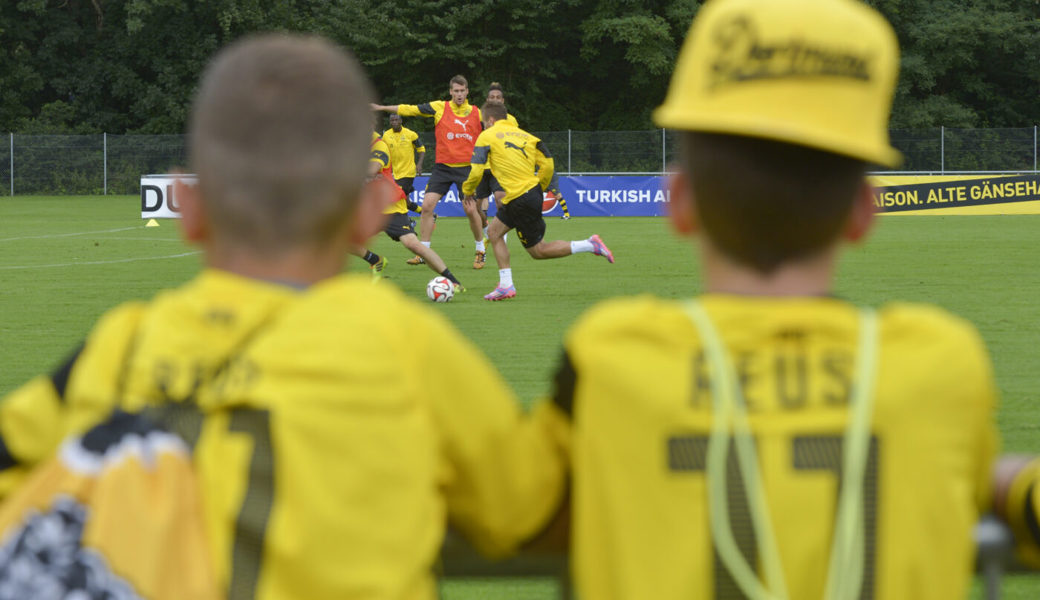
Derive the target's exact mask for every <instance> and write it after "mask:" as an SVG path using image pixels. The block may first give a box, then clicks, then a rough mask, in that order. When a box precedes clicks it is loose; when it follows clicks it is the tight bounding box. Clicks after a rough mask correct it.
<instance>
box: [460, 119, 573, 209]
mask: <svg viewBox="0 0 1040 600" xmlns="http://www.w3.org/2000/svg"><path fill="white" fill-rule="evenodd" d="M486 168H490V169H491V172H492V173H493V174H494V176H495V179H497V180H498V183H499V185H501V186H502V189H504V190H505V192H506V195H505V198H503V200H502V203H503V204H509V202H510V201H512V200H513V199H514V198H517V197H519V196H522V195H523V194H524V193H526V192H527V191H528V190H530V189H531V188H533V187H534V186H536V185H540V186H541V187H542V189H543V190H544V189H545V188H546V187H548V185H549V182H550V181H551V180H552V175H553V171H554V168H555V167H554V164H553V159H552V157H551V156H550V155H549V153H548V151H547V150H546V148H545V145H544V144H543V143H542V140H540V139H538V138H537V137H535V136H533V135H531V134H530V133H528V132H526V131H524V130H523V129H520V128H519V127H516V126H515V125H511V124H510V123H508V122H507V121H505V120H502V121H495V123H494V124H493V125H492V126H491V127H489V128H487V129H485V130H484V131H482V132H481V133H480V135H479V136H477V144H476V146H475V147H474V148H473V158H472V159H471V160H470V171H469V177H468V178H467V179H466V181H465V182H464V183H463V184H462V193H463V194H466V195H471V194H473V193H474V192H476V190H477V185H478V184H479V183H480V179H481V177H483V176H484V169H486ZM536 171H537V172H536Z"/></svg>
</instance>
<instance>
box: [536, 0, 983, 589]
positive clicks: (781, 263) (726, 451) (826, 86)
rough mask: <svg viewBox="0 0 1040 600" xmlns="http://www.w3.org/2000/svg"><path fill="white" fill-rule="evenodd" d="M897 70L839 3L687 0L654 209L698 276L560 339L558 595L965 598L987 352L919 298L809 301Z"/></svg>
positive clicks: (978, 501) (850, 221)
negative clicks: (689, 250)
mask: <svg viewBox="0 0 1040 600" xmlns="http://www.w3.org/2000/svg"><path fill="white" fill-rule="evenodd" d="M898 65H899V56H898V47H897V42H896V37H895V35H894V33H893V31H892V29H891V27H890V26H889V24H888V23H887V22H886V21H885V19H884V18H883V17H882V16H881V15H879V14H878V13H877V12H876V11H875V10H874V9H872V8H870V7H868V6H867V5H865V4H862V3H860V2H858V1H856V0H786V1H778V0H712V1H711V2H708V3H706V4H705V5H704V7H703V8H701V9H700V11H699V13H698V15H697V17H696V20H695V22H694V24H693V26H692V29H691V30H690V33H689V34H688V36H687V38H686V42H685V44H684V47H683V49H682V51H681V54H680V57H679V60H678V62H677V65H676V70H675V73H674V75H673V78H672V81H671V85H670V87H669V90H668V94H667V97H666V99H665V102H664V104H663V106H661V107H660V108H658V109H657V111H656V112H655V113H654V118H655V120H656V122H657V124H659V125H660V126H662V127H669V128H672V129H676V130H679V138H680V148H681V158H680V163H679V165H678V174H677V175H676V176H675V177H674V178H673V179H672V180H671V182H670V186H671V205H670V219H671V222H672V224H673V225H674V227H675V229H676V230H677V231H678V232H679V234H681V235H684V236H686V235H689V236H694V237H695V238H696V240H697V241H698V242H699V243H698V248H699V257H700V261H701V264H702V273H703V279H704V281H703V289H704V290H705V293H704V294H703V295H700V296H699V297H696V298H693V299H688V300H673V299H664V298H654V297H650V296H643V297H638V298H629V299H618V300H613V301H608V302H606V303H604V304H602V305H600V306H598V307H595V308H593V309H592V310H590V311H589V312H588V313H587V314H585V315H584V316H583V317H581V318H580V319H579V320H578V321H577V322H576V323H575V324H574V326H573V327H572V328H571V329H570V330H569V332H568V333H567V334H566V336H565V339H564V350H565V352H564V355H563V358H562V361H561V365H560V369H559V371H558V375H557V379H556V385H555V391H554V393H553V394H554V398H555V404H556V406H557V408H558V411H557V412H556V416H557V417H558V418H559V421H558V422H557V424H558V425H559V426H560V430H559V431H560V433H561V437H562V440H561V442H562V443H563V445H564V447H566V448H569V450H570V453H571V460H572V474H573V496H572V498H573V503H572V514H573V522H572V529H571V534H572V539H571V544H572V545H571V549H572V560H573V562H572V564H573V568H574V570H575V580H576V584H577V587H578V593H579V594H580V595H581V597H583V598H595V599H597V600H604V599H606V600H609V599H622V598H624V599H637V598H654V599H656V600H669V599H688V598H706V599H710V598H774V599H791V600H794V599H826V600H836V599H845V600H854V599H860V598H886V599H914V600H926V599H935V600H949V599H952V598H963V597H965V594H966V590H967V589H968V587H969V584H970V580H971V573H972V568H973V559H974V555H975V549H974V546H973V541H972V527H973V526H974V524H975V522H976V520H977V519H978V517H979V515H980V512H981V511H984V510H986V509H987V508H988V506H989V496H990V493H991V489H992V486H991V483H990V479H989V477H990V466H991V462H992V459H993V458H994V452H995V451H996V448H997V433H996V429H995V426H994V419H993V411H994V404H995V401H996V398H995V396H996V391H995V384H994V381H993V374H992V371H991V365H990V361H989V357H988V355H987V352H986V349H985V347H984V345H983V341H982V339H981V337H980V336H979V334H978V332H977V331H976V330H975V328H974V327H973V326H972V325H971V324H969V323H967V322H965V321H964V320H962V319H960V318H957V317H955V316H953V315H951V314H949V313H948V312H945V311H943V310H942V309H940V308H937V307H934V306H929V305H921V304H906V303H895V302H894V303H889V304H885V305H883V306H881V307H879V308H876V309H875V308H869V307H862V306H857V305H855V304H853V303H852V302H850V301H847V300H843V299H840V298H838V297H835V296H834V295H832V294H833V271H834V268H835V263H836V259H837V257H838V255H839V251H840V249H841V248H842V246H843V245H844V244H845V243H846V242H855V241H858V240H861V239H862V238H863V237H864V235H866V233H867V232H868V229H869V228H870V226H871V223H872V221H873V215H874V209H873V203H872V197H871V189H870V186H869V184H868V182H867V179H866V177H865V173H866V169H867V167H868V166H869V165H873V164H878V165H886V166H889V167H891V166H894V165H896V164H897V163H898V161H899V155H898V153H897V152H896V151H895V150H894V149H892V148H891V147H890V145H889V142H888V116H889V110H890V107H891V102H892V95H893V89H894V86H895V82H896V75H897V71H898Z"/></svg>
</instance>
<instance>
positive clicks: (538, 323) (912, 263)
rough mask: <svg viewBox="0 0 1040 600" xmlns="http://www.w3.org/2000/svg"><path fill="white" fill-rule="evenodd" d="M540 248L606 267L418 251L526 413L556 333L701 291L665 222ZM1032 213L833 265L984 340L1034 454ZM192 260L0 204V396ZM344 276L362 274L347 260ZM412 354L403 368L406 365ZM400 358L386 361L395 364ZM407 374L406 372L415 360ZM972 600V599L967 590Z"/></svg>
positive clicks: (888, 227)
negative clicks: (578, 245) (600, 305)
mask: <svg viewBox="0 0 1040 600" xmlns="http://www.w3.org/2000/svg"><path fill="white" fill-rule="evenodd" d="M547 224H548V229H547V232H546V239H550V240H552V239H564V240H575V239H583V238H586V237H588V236H589V235H591V234H593V233H598V234H600V235H601V236H602V237H603V239H604V240H605V241H606V242H607V244H608V245H610V247H611V249H612V250H613V251H614V254H615V256H616V257H617V263H616V264H613V265H611V264H608V263H607V261H606V260H604V259H603V258H601V257H597V256H593V255H591V254H582V255H577V256H571V257H568V258H565V259H560V260H550V261H535V260H533V259H531V258H530V257H529V256H527V253H526V252H525V251H524V250H523V249H522V248H521V247H520V245H519V242H518V240H517V239H516V236H515V235H511V236H510V238H509V247H510V252H511V254H512V266H513V277H514V281H515V284H516V287H517V294H518V295H517V297H516V298H515V299H513V300H507V301H503V302H486V301H484V300H483V298H482V297H483V295H484V294H485V293H487V292H489V291H490V290H491V289H492V288H494V286H495V283H496V282H497V278H498V272H497V268H496V267H495V264H494V259H493V257H492V256H491V255H490V254H489V256H488V266H487V267H485V268H484V269H483V270H481V271H474V270H473V269H472V268H471V267H472V261H473V244H472V241H471V239H470V234H469V232H468V228H467V225H466V222H465V220H464V219H462V218H452V219H448V218H445V219H441V220H440V222H439V223H438V228H437V232H436V234H435V235H434V248H435V249H436V250H437V251H438V252H439V253H440V254H441V256H442V257H443V258H444V259H445V260H446V262H447V263H448V266H449V268H451V269H452V272H454V273H455V274H456V275H457V276H458V277H459V279H460V280H461V281H462V282H463V283H464V284H465V285H466V287H467V288H468V290H467V291H466V292H464V293H462V294H460V295H457V296H456V297H455V299H454V300H453V301H452V302H450V303H448V304H444V305H433V304H431V305H430V306H431V308H432V309H433V310H440V311H443V312H444V314H446V315H447V316H448V317H449V318H450V319H451V320H452V321H454V322H455V324H456V325H457V326H458V327H459V328H460V329H461V330H462V331H463V332H464V333H465V334H466V335H468V336H469V337H470V338H471V339H473V340H474V341H476V343H477V344H478V345H480V346H481V347H482V348H483V349H484V351H485V352H486V353H487V354H488V355H489V356H490V357H491V359H492V360H493V361H494V363H495V364H496V365H497V366H498V368H499V369H500V370H501V371H502V373H503V374H504V375H505V377H506V379H507V380H508V381H509V383H510V384H512V386H513V387H514V389H515V390H516V391H517V393H518V395H519V396H520V397H521V399H522V401H523V402H525V403H529V402H531V401H533V400H534V399H536V398H538V397H540V396H542V395H544V394H546V393H547V392H548V391H549V381H550V378H551V376H552V372H553V369H554V366H555V362H556V359H557V357H558V355H559V349H560V342H561V339H562V336H563V333H564V331H565V329H566V327H567V325H568V324H570V323H571V322H572V321H573V320H574V319H575V318H576V317H577V316H578V315H579V314H580V313H581V312H582V311H584V310H585V309H586V308H588V307H589V306H591V305H592V304H594V303H595V302H597V301H599V300H601V299H604V298H607V297H610V296H614V295H619V294H638V293H644V292H649V293H654V294H658V295H661V296H665V297H676V298H678V297H685V296H690V295H693V294H696V293H698V292H700V291H701V285H700V283H699V281H698V266H697V257H696V251H695V249H694V248H693V247H692V246H691V245H690V244H689V243H688V242H686V241H681V240H678V239H676V238H675V237H674V236H673V235H672V234H671V232H670V230H669V228H668V226H667V222H666V220H665V219H657V218H591V217H590V218H574V219H571V220H570V221H563V220H561V219H558V218H551V219H548V220H547ZM372 249H373V250H374V251H376V252H378V253H380V254H385V255H386V256H387V258H388V260H389V266H388V269H387V271H386V274H387V275H388V277H389V280H388V281H389V283H391V284H394V285H398V286H400V287H401V288H402V289H403V290H405V292H406V293H407V294H409V295H411V296H413V297H415V298H417V299H420V300H423V301H425V285H426V282H427V281H429V279H430V278H432V277H433V275H434V274H433V272H432V271H430V270H429V269H427V268H426V267H424V266H418V267H413V266H409V265H406V264H405V262H404V261H405V260H406V259H407V258H410V255H409V254H407V253H406V251H405V250H404V248H403V247H402V246H400V245H399V244H395V243H393V242H391V241H390V240H389V239H387V238H386V237H385V236H380V237H378V238H376V239H375V240H373V244H372ZM1038 256H1040V216H992V217H983V216H971V217H967V216H931V217H927V216H926V217H910V216H901V217H881V218H880V219H879V220H878V223H877V227H876V229H875V231H874V233H873V235H872V236H871V238H870V239H869V240H868V241H867V242H866V243H865V244H864V245H862V246H858V247H856V248H854V249H852V250H851V251H850V252H848V253H847V254H846V255H845V256H844V258H843V259H842V262H841V263H840V266H839V269H838V273H837V286H836V289H835V292H836V293H837V294H838V295H840V296H842V297H845V298H848V299H850V300H852V301H854V302H857V303H863V304H874V305H876V304H878V303H880V302H882V301H884V300H886V299H893V298H894V299H900V300H910V301H923V302H934V303H937V304H940V305H942V306H944V307H946V308H947V309H949V310H951V311H952V312H954V313H956V314H959V315H961V316H963V317H965V318H967V319H969V320H971V321H973V322H974V323H976V324H977V326H978V327H979V330H980V331H981V332H982V335H983V336H984V337H985V339H986V342H987V343H988V345H989V348H990V352H991V354H992V356H993V361H994V365H995V369H996V377H997V382H998V385H999V386H1000V391H1001V402H1002V404H1001V408H1000V412H999V414H998V422H999V426H1000V430H1001V433H1002V435H1003V439H1004V447H1005V450H1008V451H1033V452H1037V451H1040V435H1038V432H1040V404H1038V403H1037V402H1036V398H1037V397H1038V396H1040V369H1038V365H1040V357H1038V355H1040V353H1038V352H1037V348H1038V347H1040V302H1038V299H1040V269H1038V267H1037V264H1036V262H1037V260H1036V257H1038ZM200 265H201V258H200V255H199V254H198V253H197V252H195V250H194V249H192V248H190V247H187V246H185V245H184V244H183V243H182V242H181V241H180V238H179V236H178V233H177V227H176V223H175V222H174V221H160V226H159V227H156V228H145V227H144V221H142V220H141V219H140V210H139V200H138V198H136V197H133V196H109V197H97V196H91V197H57V198H53V197H14V198H10V197H8V198H0V339H2V340H3V345H2V349H0V394H4V393H6V392H9V391H10V390H12V389H14V388H15V387H16V386H17V385H19V384H21V383H22V382H24V381H26V380H28V379H29V378H30V377H32V376H34V375H36V374H39V373H42V372H47V371H49V370H50V369H51V368H52V367H53V366H55V365H56V364H58V363H59V362H60V361H61V360H62V358H63V357H64V356H65V355H66V354H67V353H68V352H69V351H71V350H72V349H73V348H74V347H75V346H76V345H77V344H78V343H79V342H80V341H81V340H82V339H83V337H84V335H85V334H86V333H87V332H88V331H89V329H90V327H91V324H92V323H93V322H94V320H95V319H96V318H97V317H98V316H99V315H100V314H101V313H102V312H104V310H105V309H107V308H109V307H111V306H113V305H114V304H116V303H118V302H120V301H123V300H127V299H146V298H149V297H151V296H152V295H153V294H154V293H155V292H156V291H157V290H159V289H161V288H164V287H169V286H174V285H178V284H180V283H182V282H185V281H187V280H188V279H190V278H191V277H192V276H193V274H194V273H196V272H197V271H198V269H199V268H200ZM351 268H352V269H357V270H367V265H366V264H364V263H363V262H362V261H360V260H359V259H354V260H353V261H352V265H351ZM416 360H418V359H416ZM408 364H409V361H407V360H405V361H404V362H403V364H402V366H403V367H404V368H408V367H407V365H408ZM412 368H418V367H417V366H415V367H412ZM554 590H555V584H554V583H552V582H547V581H544V580H541V581H540V580H535V581H525V580H515V579H510V580H508V582H497V581H496V582H488V581H483V580H479V581H465V582H449V583H446V584H445V585H444V589H443V592H444V597H445V598H447V599H449V600H452V599H460V600H469V599H471V598H486V597H501V598H522V599H532V600H534V599H540V598H549V597H553V595H554ZM1004 591H1005V596H1004V597H1005V598H1012V599H1015V598H1022V599H1025V598H1036V597H1040V576H1033V575H1016V576H1013V577H1010V578H1008V579H1006V580H1005V585H1004ZM972 597H975V598H981V597H982V596H981V588H979V586H976V589H975V590H974V591H973V594H972Z"/></svg>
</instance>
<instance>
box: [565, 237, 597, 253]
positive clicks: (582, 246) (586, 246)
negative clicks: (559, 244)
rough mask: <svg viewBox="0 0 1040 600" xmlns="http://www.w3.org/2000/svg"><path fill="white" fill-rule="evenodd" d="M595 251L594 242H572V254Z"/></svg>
mask: <svg viewBox="0 0 1040 600" xmlns="http://www.w3.org/2000/svg"><path fill="white" fill-rule="evenodd" d="M593 251H595V248H593V247H592V242H590V241H588V240H576V241H573V242H571V254H577V253H579V252H593Z"/></svg>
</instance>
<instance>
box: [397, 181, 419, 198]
mask: <svg viewBox="0 0 1040 600" xmlns="http://www.w3.org/2000/svg"><path fill="white" fill-rule="evenodd" d="M394 181H396V182H397V185H399V186H401V189H402V190H404V193H405V194H407V195H409V196H411V195H412V192H414V191H415V185H413V184H414V183H415V177H402V178H400V179H395V180H394Z"/></svg>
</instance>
